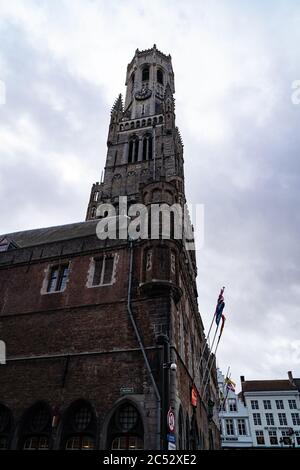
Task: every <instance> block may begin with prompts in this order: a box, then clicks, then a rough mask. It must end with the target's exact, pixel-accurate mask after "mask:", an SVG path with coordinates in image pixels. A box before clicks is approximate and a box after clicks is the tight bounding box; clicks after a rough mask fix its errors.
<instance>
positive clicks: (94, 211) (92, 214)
mask: <svg viewBox="0 0 300 470" xmlns="http://www.w3.org/2000/svg"><path fill="white" fill-rule="evenodd" d="M95 217H96V207H92V210H91V218H92V219H94V218H95Z"/></svg>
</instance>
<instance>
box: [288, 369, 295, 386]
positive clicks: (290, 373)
mask: <svg viewBox="0 0 300 470" xmlns="http://www.w3.org/2000/svg"><path fill="white" fill-rule="evenodd" d="M288 378H289V381H290V382H291V384H294V377H293V373H292V371H291V370H289V371H288Z"/></svg>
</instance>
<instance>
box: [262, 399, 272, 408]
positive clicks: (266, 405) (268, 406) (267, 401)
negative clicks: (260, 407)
mask: <svg viewBox="0 0 300 470" xmlns="http://www.w3.org/2000/svg"><path fill="white" fill-rule="evenodd" d="M264 409H265V410H270V409H271V400H264Z"/></svg>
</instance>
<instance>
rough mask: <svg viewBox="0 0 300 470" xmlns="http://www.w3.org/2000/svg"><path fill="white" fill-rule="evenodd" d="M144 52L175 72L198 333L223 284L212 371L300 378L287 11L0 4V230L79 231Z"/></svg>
mask: <svg viewBox="0 0 300 470" xmlns="http://www.w3.org/2000/svg"><path fill="white" fill-rule="evenodd" d="M154 43H156V44H157V47H158V48H159V49H160V50H161V51H163V52H165V53H166V54H168V53H170V54H171V56H172V60H173V68H174V72H175V86H176V95H175V96H176V115H177V124H178V126H179V128H180V130H181V134H182V137H183V140H184V144H185V173H186V191H187V195H188V199H189V201H190V202H193V203H202V204H204V205H205V244H204V246H203V248H202V249H201V250H199V251H198V253H197V258H198V268H199V275H198V287H199V307H200V311H201V314H202V317H203V320H204V323H205V325H206V328H207V329H208V326H209V322H210V319H211V316H212V314H213V311H214V308H215V303H216V298H217V295H218V293H219V289H220V287H221V286H222V285H223V284H224V285H225V286H226V292H225V293H226V307H225V311H224V313H225V314H226V316H227V324H226V327H225V330H224V336H223V340H222V343H221V345H220V348H219V352H218V363H219V365H220V367H221V368H222V369H223V370H224V371H225V370H226V369H227V367H228V366H229V365H230V366H231V371H232V377H233V378H234V379H239V376H240V375H245V376H246V378H248V379H255V378H281V377H282V378H285V376H286V372H287V371H288V370H293V371H294V375H296V376H298V377H299V376H300V334H299V333H300V319H299V305H300V282H299V281H300V256H299V241H298V240H299V230H300V223H299V219H300V216H299V207H298V205H299V199H300V198H299V196H300V184H299V156H300V155H299V154H300V132H299V125H300V104H299V105H295V104H293V103H292V100H291V94H292V83H293V82H294V81H295V80H299V79H300V2H299V1H296V0H295V1H293V0H284V1H279V0H278V1H276V0H272V1H269V0H264V1H263V2H261V1H253V0H252V1H245V0H237V1H235V0H223V1H222V2H221V1H213V0H212V1H204V0H197V1H196V0H195V1H192V0H186V1H174V0H172V1H171V0H169V1H167V0H151V1H149V0H147V1H145V0H141V1H134V0H132V1H130V0H119V1H117V0H112V1H110V2H108V1H101V0H39V1H34V0H20V1H18V0H9V1H8V0H0V81H1V83H2V87H3V84H5V88H6V102H5V104H3V103H2V104H0V197H1V218H0V233H9V232H13V231H17V230H23V229H24V230H25V229H30V228H35V227H42V226H51V225H59V224H65V223H70V222H73V221H81V220H84V217H85V211H86V206H87V202H88V198H89V192H90V187H91V184H92V183H93V182H95V181H98V180H99V179H100V174H101V171H102V168H103V166H104V163H105V156H106V137H107V128H108V122H109V115H110V109H111V106H112V103H113V101H114V100H115V98H116V96H117V95H118V93H119V92H123V93H124V91H125V85H124V82H125V73H126V66H127V63H128V62H129V61H130V60H131V58H132V56H133V54H134V51H135V49H136V48H139V49H140V50H141V49H146V48H149V47H151V46H152V45H153V44H154ZM2 101H3V100H2ZM0 102H1V100H0Z"/></svg>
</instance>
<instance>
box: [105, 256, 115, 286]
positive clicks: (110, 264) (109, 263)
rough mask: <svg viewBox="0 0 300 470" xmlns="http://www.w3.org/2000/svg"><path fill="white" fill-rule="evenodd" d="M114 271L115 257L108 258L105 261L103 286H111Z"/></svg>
mask: <svg viewBox="0 0 300 470" xmlns="http://www.w3.org/2000/svg"><path fill="white" fill-rule="evenodd" d="M113 269H114V257H113V256H107V257H106V258H105V259H104V270H103V284H110V283H111V279H112V275H113Z"/></svg>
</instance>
